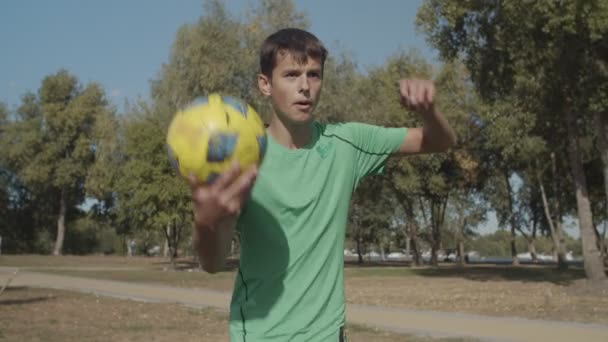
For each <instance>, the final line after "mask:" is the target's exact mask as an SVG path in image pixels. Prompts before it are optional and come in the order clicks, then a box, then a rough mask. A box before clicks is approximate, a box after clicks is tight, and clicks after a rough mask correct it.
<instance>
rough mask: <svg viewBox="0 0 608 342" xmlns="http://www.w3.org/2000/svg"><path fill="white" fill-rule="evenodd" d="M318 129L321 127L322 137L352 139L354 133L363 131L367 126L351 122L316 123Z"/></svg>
mask: <svg viewBox="0 0 608 342" xmlns="http://www.w3.org/2000/svg"><path fill="white" fill-rule="evenodd" d="M316 125H317V127H319V131H320V132H321V135H322V136H326V137H332V136H339V137H350V136H352V134H353V132H355V131H357V130H358V129H361V127H362V126H365V124H362V123H359V122H355V121H350V122H348V121H347V122H333V123H320V122H316Z"/></svg>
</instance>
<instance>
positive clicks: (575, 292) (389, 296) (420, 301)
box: [0, 256, 608, 324]
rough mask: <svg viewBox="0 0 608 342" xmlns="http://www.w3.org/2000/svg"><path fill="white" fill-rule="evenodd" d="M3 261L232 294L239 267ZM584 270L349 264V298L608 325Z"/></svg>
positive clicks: (118, 260)
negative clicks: (174, 267) (174, 268)
mask: <svg viewBox="0 0 608 342" xmlns="http://www.w3.org/2000/svg"><path fill="white" fill-rule="evenodd" d="M0 265H3V266H8V265H11V266H20V267H26V268H27V269H28V270H33V271H41V272H48V273H53V274H59V275H69V276H77V277H87V278H97V279H109V280H118V281H127V282H138V283H154V284H162V285H169V286H176V287H189V288H191V287H200V288H209V289H213V290H219V291H231V290H232V287H233V284H234V277H235V271H234V269H233V268H232V270H229V271H226V272H220V273H218V274H213V275H212V274H208V273H206V272H202V271H198V270H196V269H194V270H193V271H183V270H185V269H190V267H194V265H193V264H192V263H191V262H190V261H189V260H180V262H179V263H178V268H179V269H180V270H182V271H170V270H167V269H166V268H167V266H168V263H167V262H166V261H165V260H163V259H160V258H125V257H103V256H101V257H100V256H92V257H70V256H68V257H49V256H24V257H22V256H2V257H0ZM586 289H588V287H586V285H585V281H584V272H583V270H581V269H570V270H567V271H558V270H556V269H555V268H553V267H548V266H520V267H512V266H483V265H475V266H468V267H464V268H461V267H457V266H448V265H442V266H441V267H439V268H429V267H419V268H414V267H406V266H401V267H395V266H390V267H386V266H373V267H372V266H365V267H357V266H354V265H347V267H346V268H345V294H346V300H347V302H348V303H357V304H367V305H378V306H386V307H394V308H408V309H419V310H435V311H446V312H462V313H471V314H481V315H491V316H516V317H524V318H533V319H550V320H558V321H576V322H585V323H589V322H593V323H603V324H608V287H607V286H599V287H593V288H592V290H586Z"/></svg>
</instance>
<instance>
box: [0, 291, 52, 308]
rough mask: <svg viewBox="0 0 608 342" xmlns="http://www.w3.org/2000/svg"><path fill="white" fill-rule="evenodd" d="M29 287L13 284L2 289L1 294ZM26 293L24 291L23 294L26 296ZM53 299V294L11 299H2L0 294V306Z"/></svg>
mask: <svg viewBox="0 0 608 342" xmlns="http://www.w3.org/2000/svg"><path fill="white" fill-rule="evenodd" d="M28 289H29V288H28V287H27V286H14V287H11V286H9V287H7V288H6V289H4V292H3V294H4V295H6V294H7V293H10V292H16V291H24V290H28ZM27 295H28V294H27V293H26V294H25V296H27ZM52 299H55V297H54V296H36V297H30V298H18V299H15V298H11V299H3V296H2V295H0V307H2V306H9V305H23V304H31V303H39V302H44V301H48V300H52Z"/></svg>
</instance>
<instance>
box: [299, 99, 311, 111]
mask: <svg viewBox="0 0 608 342" xmlns="http://www.w3.org/2000/svg"><path fill="white" fill-rule="evenodd" d="M295 106H296V107H297V108H298V109H300V110H305V111H306V110H309V109H310V108H312V101H297V102H296V103H295Z"/></svg>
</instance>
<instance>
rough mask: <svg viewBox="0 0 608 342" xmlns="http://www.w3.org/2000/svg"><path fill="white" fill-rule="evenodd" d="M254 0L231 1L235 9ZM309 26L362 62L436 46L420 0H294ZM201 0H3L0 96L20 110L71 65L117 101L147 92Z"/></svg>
mask: <svg viewBox="0 0 608 342" xmlns="http://www.w3.org/2000/svg"><path fill="white" fill-rule="evenodd" d="M252 1H254V0H225V3H226V5H227V7H228V9H229V11H230V12H231V13H232V14H234V15H236V16H241V17H242V16H243V15H245V14H246V11H247V9H248V8H250V5H251V4H252ZM294 3H295V4H296V8H297V9H298V10H300V11H303V12H306V13H307V15H308V18H309V21H310V23H311V27H310V30H311V31H312V32H313V33H314V34H315V35H317V36H318V37H319V38H320V39H321V41H323V42H324V44H325V45H326V46H327V47H328V48H329V50H330V53H331V52H332V51H335V52H338V51H347V52H349V53H351V54H352V55H353V56H354V58H355V60H356V61H357V63H358V64H359V66H360V67H361V68H366V67H368V66H373V65H379V64H382V63H383V62H384V61H385V60H386V58H387V57H388V56H390V55H391V54H394V53H396V52H397V51H398V50H399V49H400V48H403V49H409V48H415V49H418V50H419V51H420V53H421V54H422V55H423V56H424V57H425V58H428V59H429V62H433V61H434V59H435V56H436V53H435V52H434V50H433V49H431V48H430V47H429V46H428V45H427V44H426V43H425V39H424V37H423V36H422V35H421V34H417V33H416V31H415V26H414V18H415V16H416V10H417V8H418V6H419V5H420V3H421V0H407V1H405V0H381V1H371V0H331V1H327V0H296V1H294ZM203 14H204V13H203V0H173V1H170V0H103V1H99V0H97V1H93V0H54V1H46V0H3V1H1V2H0V44H1V47H2V53H1V54H0V56H1V57H0V58H1V62H0V101H2V102H4V103H5V104H7V105H8V106H9V109H15V108H16V107H17V106H18V104H19V102H20V99H21V96H23V95H24V94H25V93H26V92H28V91H33V92H35V91H37V89H38V88H39V86H40V84H41V81H42V79H43V78H44V77H45V76H47V75H49V74H52V73H55V72H57V71H58V70H59V69H61V68H65V69H67V70H68V71H70V72H71V73H73V74H74V75H76V76H77V77H78V78H79V80H80V81H81V82H82V83H83V84H86V83H88V82H91V81H95V82H98V83H100V84H101V85H102V86H103V87H104V88H105V90H106V94H107V95H108V97H109V98H110V100H111V101H112V103H114V104H115V105H117V108H119V109H120V108H121V107H122V104H123V103H124V100H125V99H128V100H130V101H133V100H135V99H137V98H138V97H142V98H144V99H148V96H149V81H150V80H151V79H154V78H156V76H157V75H158V72H159V70H160V68H161V65H162V64H163V63H165V62H167V61H168V56H169V52H170V48H171V44H172V43H173V40H174V38H175V33H176V31H177V29H178V28H179V27H180V26H182V25H184V24H189V23H194V22H196V20H197V19H198V18H199V17H200V16H201V15H203Z"/></svg>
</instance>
